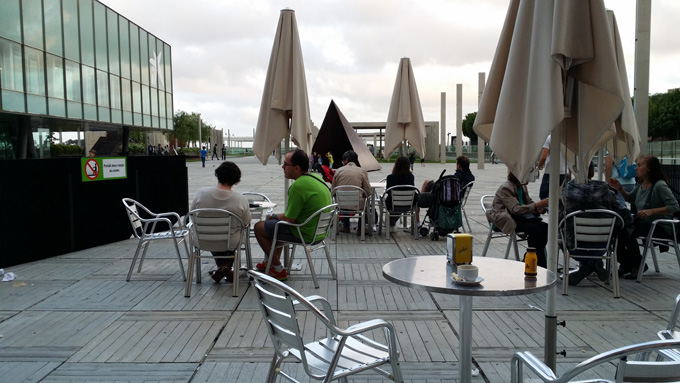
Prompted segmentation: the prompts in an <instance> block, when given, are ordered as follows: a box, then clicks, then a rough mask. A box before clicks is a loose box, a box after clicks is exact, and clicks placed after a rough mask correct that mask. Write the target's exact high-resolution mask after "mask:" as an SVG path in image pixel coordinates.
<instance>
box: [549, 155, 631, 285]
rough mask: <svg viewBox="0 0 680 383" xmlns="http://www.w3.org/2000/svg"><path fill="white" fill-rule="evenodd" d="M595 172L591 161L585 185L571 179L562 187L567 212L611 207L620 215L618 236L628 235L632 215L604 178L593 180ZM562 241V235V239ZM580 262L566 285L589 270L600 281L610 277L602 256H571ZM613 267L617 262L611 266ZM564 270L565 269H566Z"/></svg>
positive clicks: (577, 279) (576, 282)
mask: <svg viewBox="0 0 680 383" xmlns="http://www.w3.org/2000/svg"><path fill="white" fill-rule="evenodd" d="M594 174H595V166H594V165H593V164H592V163H591V164H590V166H589V167H588V182H587V183H585V184H581V183H576V182H575V181H571V182H569V183H567V185H566V186H565V187H564V190H563V192H562V193H563V195H564V200H565V201H566V203H567V206H566V213H567V214H568V213H571V212H574V211H578V210H585V209H607V210H611V211H613V212H615V213H617V214H619V215H620V216H621V218H623V223H624V228H623V230H620V231H619V235H627V234H630V232H631V231H632V224H633V218H632V216H631V214H630V210H628V209H627V208H626V207H625V206H623V205H621V203H620V202H619V200H618V198H617V197H616V192H615V191H614V189H612V188H610V187H609V185H608V184H607V183H606V182H604V181H596V180H595V181H593V180H591V178H593V175H594ZM563 240H564V238H563ZM571 254H572V255H578V254H580V255H589V256H597V255H601V254H602V252H600V251H587V250H575V251H572V252H571ZM574 258H575V259H576V260H578V261H579V268H578V270H576V271H574V272H572V273H571V274H569V285H570V286H576V285H578V284H579V282H581V281H582V280H583V278H585V277H587V276H588V275H590V274H591V273H593V272H595V273H596V274H597V277H598V278H599V279H600V281H603V282H604V281H606V280H607V279H608V277H609V275H608V274H607V270H605V268H604V265H603V263H602V260H601V259H597V258H579V257H574ZM614 266H616V265H614ZM565 271H566V270H565Z"/></svg>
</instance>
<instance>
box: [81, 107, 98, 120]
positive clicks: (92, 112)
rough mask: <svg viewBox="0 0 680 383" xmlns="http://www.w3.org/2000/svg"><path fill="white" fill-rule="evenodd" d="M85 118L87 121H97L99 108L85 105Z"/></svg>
mask: <svg viewBox="0 0 680 383" xmlns="http://www.w3.org/2000/svg"><path fill="white" fill-rule="evenodd" d="M83 118H84V119H86V120H92V121H96V120H97V107H96V106H95V105H89V104H84V105H83Z"/></svg>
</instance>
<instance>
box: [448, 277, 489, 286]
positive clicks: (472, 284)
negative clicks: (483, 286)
mask: <svg viewBox="0 0 680 383" xmlns="http://www.w3.org/2000/svg"><path fill="white" fill-rule="evenodd" d="M451 279H453V277H452V278H451ZM483 281H484V278H482V277H477V279H475V280H474V281H457V280H455V279H453V283H455V284H457V285H463V286H474V285H478V284H480V283H482V282H483Z"/></svg>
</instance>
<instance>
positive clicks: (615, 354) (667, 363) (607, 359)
mask: <svg viewBox="0 0 680 383" xmlns="http://www.w3.org/2000/svg"><path fill="white" fill-rule="evenodd" d="M678 347H680V340H657V341H651V342H646V343H640V344H633V345H630V346H625V347H620V348H617V349H615V350H611V351H606V352H603V353H601V354H599V355H596V356H594V357H592V358H590V359H587V360H585V361H583V362H581V363H579V364H578V365H576V366H574V367H573V368H572V369H570V370H568V371H566V372H564V374H563V375H562V376H560V377H559V378H558V377H557V376H556V375H555V374H554V373H553V371H552V370H551V369H550V368H549V367H548V366H546V365H545V364H544V363H543V362H542V361H541V360H540V359H538V358H537V357H536V356H535V355H533V354H532V353H531V352H529V351H523V352H516V353H515V354H514V355H513V356H512V360H511V362H510V364H511V380H510V381H511V382H513V383H518V382H523V381H524V378H525V375H526V373H525V369H526V368H528V369H530V370H531V371H533V372H534V373H536V374H537V375H538V377H539V380H540V381H543V382H555V383H557V382H560V383H562V382H564V383H566V382H572V381H574V380H575V379H574V378H576V377H579V376H581V374H583V373H585V372H587V371H589V372H592V370H594V369H596V368H598V366H600V365H603V364H609V363H612V362H613V363H616V365H617V368H616V380H615V381H616V382H677V381H678V377H679V376H680V360H662V361H647V360H635V359H637V358H638V357H649V356H651V355H652V354H654V352H660V351H661V352H662V351H663V350H667V349H674V348H678ZM598 371H602V370H601V368H600V369H599V370H598ZM587 381H588V382H595V381H598V382H599V381H602V382H611V381H612V380H604V379H603V380H597V379H595V380H587Z"/></svg>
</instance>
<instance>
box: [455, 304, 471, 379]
mask: <svg viewBox="0 0 680 383" xmlns="http://www.w3.org/2000/svg"><path fill="white" fill-rule="evenodd" d="M459 298H460V307H459V314H458V315H459V318H458V331H460V333H459V334H458V336H459V337H460V344H459V363H458V364H459V366H460V367H459V368H460V371H459V372H460V374H459V375H460V380H459V382H460V383H470V382H472V296H471V295H461V296H460V297H459Z"/></svg>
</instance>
